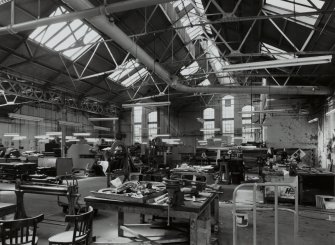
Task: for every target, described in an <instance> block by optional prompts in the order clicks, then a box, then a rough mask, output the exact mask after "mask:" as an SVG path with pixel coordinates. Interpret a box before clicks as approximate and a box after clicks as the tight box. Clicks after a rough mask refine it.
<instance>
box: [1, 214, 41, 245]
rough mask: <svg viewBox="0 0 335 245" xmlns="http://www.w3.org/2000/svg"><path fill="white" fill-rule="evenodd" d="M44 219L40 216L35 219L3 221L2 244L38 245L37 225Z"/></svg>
mask: <svg viewBox="0 0 335 245" xmlns="http://www.w3.org/2000/svg"><path fill="white" fill-rule="evenodd" d="M43 219H44V215H43V214H40V215H38V216H36V217H33V218H26V219H17V220H1V221H0V223H1V227H0V229H1V232H0V235H1V244H2V245H7V244H8V245H14V244H15V245H19V244H31V245H35V244H37V240H38V239H37V237H36V230H37V224H38V223H39V222H41V221H42V220H43Z"/></svg>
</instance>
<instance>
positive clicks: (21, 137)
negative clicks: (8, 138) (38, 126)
mask: <svg viewBox="0 0 335 245" xmlns="http://www.w3.org/2000/svg"><path fill="white" fill-rule="evenodd" d="M25 139H27V136H15V137H13V139H12V140H25Z"/></svg>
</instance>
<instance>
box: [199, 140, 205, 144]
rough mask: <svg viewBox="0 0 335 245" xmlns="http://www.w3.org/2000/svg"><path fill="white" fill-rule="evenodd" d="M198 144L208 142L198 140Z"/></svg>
mask: <svg viewBox="0 0 335 245" xmlns="http://www.w3.org/2000/svg"><path fill="white" fill-rule="evenodd" d="M198 143H200V144H201V143H207V140H198Z"/></svg>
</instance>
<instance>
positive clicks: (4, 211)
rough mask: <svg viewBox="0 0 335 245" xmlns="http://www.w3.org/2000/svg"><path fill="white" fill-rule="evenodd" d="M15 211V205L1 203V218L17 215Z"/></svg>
mask: <svg viewBox="0 0 335 245" xmlns="http://www.w3.org/2000/svg"><path fill="white" fill-rule="evenodd" d="M15 211H16V205H15V204H13V203H4V202H0V218H1V217H3V216H5V215H8V214H11V213H15Z"/></svg>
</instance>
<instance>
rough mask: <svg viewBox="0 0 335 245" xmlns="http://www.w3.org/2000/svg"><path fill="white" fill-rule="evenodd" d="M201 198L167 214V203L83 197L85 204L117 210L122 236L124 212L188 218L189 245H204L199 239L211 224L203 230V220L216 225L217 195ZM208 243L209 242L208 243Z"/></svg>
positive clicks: (207, 231) (187, 202)
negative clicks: (200, 200) (202, 199)
mask: <svg viewBox="0 0 335 245" xmlns="http://www.w3.org/2000/svg"><path fill="white" fill-rule="evenodd" d="M200 195H201V196H200V197H202V198H206V199H205V201H203V202H193V201H185V205H184V206H179V207H175V208H170V212H169V214H168V206H167V205H159V204H148V203H133V202H122V201H116V200H110V199H102V198H97V197H93V196H88V197H85V198H84V200H85V202H86V205H87V206H92V207H93V208H94V209H106V210H115V211H117V212H118V220H117V225H118V235H119V236H124V232H123V230H122V229H121V226H123V225H124V214H125V213H137V214H143V215H144V214H148V215H154V216H159V217H168V215H169V217H174V218H184V219H188V220H189V225H190V243H189V244H191V245H200V244H201V245H206V244H207V243H205V242H204V240H203V239H201V238H202V237H201V236H203V237H204V236H205V235H209V234H211V228H210V227H211V226H210V225H209V228H208V226H206V227H207V229H206V230H204V225H203V224H204V222H206V221H207V222H209V223H211V222H212V223H213V224H214V225H218V224H219V222H218V219H219V197H218V195H217V194H215V193H201V194H200ZM208 244H209V243H208Z"/></svg>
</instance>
